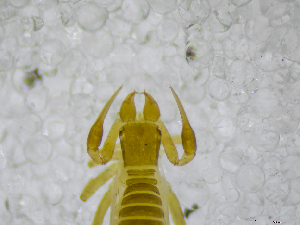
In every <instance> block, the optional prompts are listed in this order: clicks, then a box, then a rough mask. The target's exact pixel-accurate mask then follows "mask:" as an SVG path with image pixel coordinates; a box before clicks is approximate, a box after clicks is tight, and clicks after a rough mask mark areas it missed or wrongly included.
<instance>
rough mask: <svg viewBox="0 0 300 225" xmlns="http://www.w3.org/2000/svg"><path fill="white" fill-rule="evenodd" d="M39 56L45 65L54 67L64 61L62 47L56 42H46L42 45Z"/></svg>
mask: <svg viewBox="0 0 300 225" xmlns="http://www.w3.org/2000/svg"><path fill="white" fill-rule="evenodd" d="M40 56H41V59H42V60H43V62H44V63H45V64H47V65H52V66H55V65H57V64H59V63H60V62H61V61H63V59H64V56H65V50H64V46H63V44H62V43H61V42H60V41H58V40H47V41H45V42H44V43H43V44H42V47H41V50H40Z"/></svg>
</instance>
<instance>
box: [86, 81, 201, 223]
mask: <svg viewBox="0 0 300 225" xmlns="http://www.w3.org/2000/svg"><path fill="white" fill-rule="evenodd" d="M121 88H122V86H121V87H120V88H119V89H118V90H117V91H116V92H115V93H114V94H113V96H112V97H111V98H110V99H109V100H108V102H107V103H106V105H105V106H104V108H103V109H102V111H101V113H100V115H99V117H98V118H97V120H96V122H95V124H94V125H93V126H92V128H91V130H90V133H89V135H88V139H87V151H88V154H89V155H90V157H91V158H92V160H91V161H90V162H89V166H90V167H93V166H95V165H99V164H100V165H104V164H106V163H107V162H109V161H110V160H119V161H118V162H115V163H112V164H111V165H109V166H108V167H107V169H106V170H105V171H104V172H102V173H101V174H99V175H98V176H97V177H96V178H94V179H91V180H90V181H89V182H88V184H87V185H86V187H85V188H84V190H83V192H82V194H81V196H80V198H81V200H82V201H87V200H88V199H89V198H90V197H91V196H92V195H93V194H94V193H95V192H96V191H97V190H98V189H99V188H100V187H101V186H102V185H104V184H105V183H106V182H107V181H108V180H109V179H110V178H112V177H114V176H115V178H114V180H113V181H112V183H111V184H110V185H109V188H108V191H107V192H106V193H105V194H104V196H103V198H102V200H101V202H100V204H99V206H98V209H97V211H96V214H95V216H94V221H93V225H101V224H102V222H103V219H104V216H105V214H106V211H107V209H108V208H109V206H110V207H111V216H110V224H111V225H168V224H169V212H170V213H171V216H172V220H173V221H174V224H175V225H182V224H185V220H184V216H183V213H182V210H181V207H180V204H179V201H178V199H177V197H176V195H175V194H174V193H173V192H172V190H171V187H170V184H169V183H168V182H167V181H166V179H165V178H164V176H163V173H162V171H161V170H160V169H159V167H158V158H159V153H160V144H161V143H162V145H163V147H164V150H165V153H166V155H167V158H168V159H169V160H170V162H171V163H173V164H174V165H176V166H182V165H184V164H186V163H188V162H189V161H191V160H192V159H193V158H194V156H195V151H196V139H195V135H194V131H193V129H192V128H191V126H190V124H189V121H188V119H187V116H186V113H185V111H184V109H183V107H182V104H181V102H180V100H179V98H178V96H177V95H176V93H175V92H174V90H173V89H172V87H170V88H171V91H172V93H173V96H174V98H175V100H176V103H177V106H178V108H179V111H180V114H181V119H182V132H181V136H180V135H174V136H171V135H170V134H169V132H168V130H167V129H166V127H165V126H164V124H163V123H162V121H161V120H160V119H159V117H160V111H159V108H158V105H157V103H156V101H155V100H154V99H153V98H152V96H151V95H150V94H148V93H146V92H143V93H141V94H144V96H145V105H144V109H143V112H139V113H138V114H137V115H136V109H135V105H134V96H135V94H138V93H137V92H135V91H133V92H132V93H130V94H129V95H128V96H127V97H126V99H125V100H124V101H123V103H122V106H121V108H120V112H119V118H118V119H116V121H115V122H114V124H113V125H112V127H111V129H110V131H109V133H108V135H107V138H106V141H105V143H104V145H103V148H101V149H100V148H99V146H100V144H101V140H102V135H103V122H104V118H105V116H106V114H107V111H108V110H109V108H110V106H111V104H112V102H113V101H114V99H115V98H116V96H117V94H118V93H119V92H120V90H121ZM118 137H119V138H120V144H116V141H117V139H118ZM175 144H182V145H183V149H184V153H183V155H182V157H181V158H180V159H179V157H178V152H177V150H176V147H175ZM118 148H121V150H117V149H118ZM115 150H116V151H115Z"/></svg>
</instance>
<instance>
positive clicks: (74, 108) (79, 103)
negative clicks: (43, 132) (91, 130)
mask: <svg viewBox="0 0 300 225" xmlns="http://www.w3.org/2000/svg"><path fill="white" fill-rule="evenodd" d="M68 105H69V110H70V112H71V114H72V115H73V116H76V117H79V118H83V117H87V116H89V115H90V114H91V112H92V108H91V106H92V98H91V96H90V95H87V94H81V93H79V94H74V95H72V96H71V98H70V100H69V103H68Z"/></svg>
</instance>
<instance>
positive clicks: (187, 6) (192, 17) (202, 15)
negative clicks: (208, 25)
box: [178, 0, 211, 24]
mask: <svg viewBox="0 0 300 225" xmlns="http://www.w3.org/2000/svg"><path fill="white" fill-rule="evenodd" d="M178 10H179V13H180V15H181V17H182V18H183V19H184V20H185V21H187V22H189V23H198V24H200V23H202V21H205V20H206V19H207V18H208V16H209V15H210V12H211V8H210V6H209V4H208V2H207V0H200V1H196V0H192V1H183V2H181V3H180V5H179V7H178Z"/></svg>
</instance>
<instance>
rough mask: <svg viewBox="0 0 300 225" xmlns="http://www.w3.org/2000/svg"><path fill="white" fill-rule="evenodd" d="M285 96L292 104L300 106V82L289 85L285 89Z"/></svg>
mask: <svg viewBox="0 0 300 225" xmlns="http://www.w3.org/2000/svg"><path fill="white" fill-rule="evenodd" d="M283 95H284V96H285V99H286V100H287V101H288V102H290V103H292V104H296V105H299V104H300V81H297V82H295V83H292V84H287V85H286V87H285V88H284V89H283Z"/></svg>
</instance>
